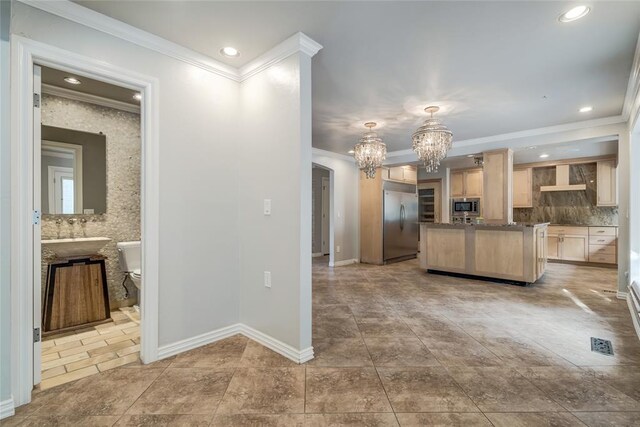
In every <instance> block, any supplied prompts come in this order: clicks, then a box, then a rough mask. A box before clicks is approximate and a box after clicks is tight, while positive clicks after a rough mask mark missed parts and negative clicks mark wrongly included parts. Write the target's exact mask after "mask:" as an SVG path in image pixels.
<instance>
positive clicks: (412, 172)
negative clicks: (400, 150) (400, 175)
mask: <svg viewBox="0 0 640 427" xmlns="http://www.w3.org/2000/svg"><path fill="white" fill-rule="evenodd" d="M403 169H404V181H405V182H407V183H409V184H417V183H418V170H417V169H416V168H415V167H414V166H405V167H404V168H403Z"/></svg>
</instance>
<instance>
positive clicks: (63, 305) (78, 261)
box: [42, 237, 111, 334]
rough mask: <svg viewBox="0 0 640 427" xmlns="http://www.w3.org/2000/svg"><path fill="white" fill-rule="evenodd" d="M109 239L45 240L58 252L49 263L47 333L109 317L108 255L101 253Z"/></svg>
mask: <svg viewBox="0 0 640 427" xmlns="http://www.w3.org/2000/svg"><path fill="white" fill-rule="evenodd" d="M109 241H110V239H108V238H103V237H94V238H79V239H55V240H43V241H42V244H43V246H45V247H47V248H49V249H50V250H52V251H53V252H54V253H55V258H53V259H51V260H50V261H49V262H48V265H47V276H46V277H47V279H46V285H45V286H46V287H45V294H44V304H43V311H42V327H43V333H44V334H47V333H52V332H61V331H64V330H71V329H77V328H78V327H86V326H92V325H96V324H99V323H103V322H106V321H109V319H110V311H111V310H110V307H109V291H108V287H107V270H106V265H105V259H106V258H105V257H104V256H102V255H98V254H97V251H98V250H99V249H100V248H102V246H104V244H106V243H107V242H109Z"/></svg>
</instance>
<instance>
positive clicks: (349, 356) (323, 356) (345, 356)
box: [307, 337, 373, 368]
mask: <svg viewBox="0 0 640 427" xmlns="http://www.w3.org/2000/svg"><path fill="white" fill-rule="evenodd" d="M313 351H314V358H313V359H312V360H311V361H309V362H308V363H307V365H308V366H324V367H331V368H341V367H344V368H346V367H357V366H373V362H372V361H371V356H370V355H369V352H368V351H367V346H366V345H365V343H364V340H363V339H362V338H360V337H358V338H314V340H313Z"/></svg>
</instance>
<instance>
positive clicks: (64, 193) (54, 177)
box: [48, 166, 76, 214]
mask: <svg viewBox="0 0 640 427" xmlns="http://www.w3.org/2000/svg"><path fill="white" fill-rule="evenodd" d="M48 192H49V212H50V213H53V214H73V213H74V212H75V205H76V203H75V181H74V175H73V168H65V167H62V166H49V189H48Z"/></svg>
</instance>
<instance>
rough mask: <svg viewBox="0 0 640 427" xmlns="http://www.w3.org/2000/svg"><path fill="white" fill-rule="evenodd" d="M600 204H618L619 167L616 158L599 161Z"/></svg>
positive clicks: (598, 189)
mask: <svg viewBox="0 0 640 427" xmlns="http://www.w3.org/2000/svg"><path fill="white" fill-rule="evenodd" d="M597 180H598V188H597V192H598V206H617V205H618V192H617V188H616V185H617V182H616V181H617V168H616V162H615V160H603V161H600V162H598V168H597Z"/></svg>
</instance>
